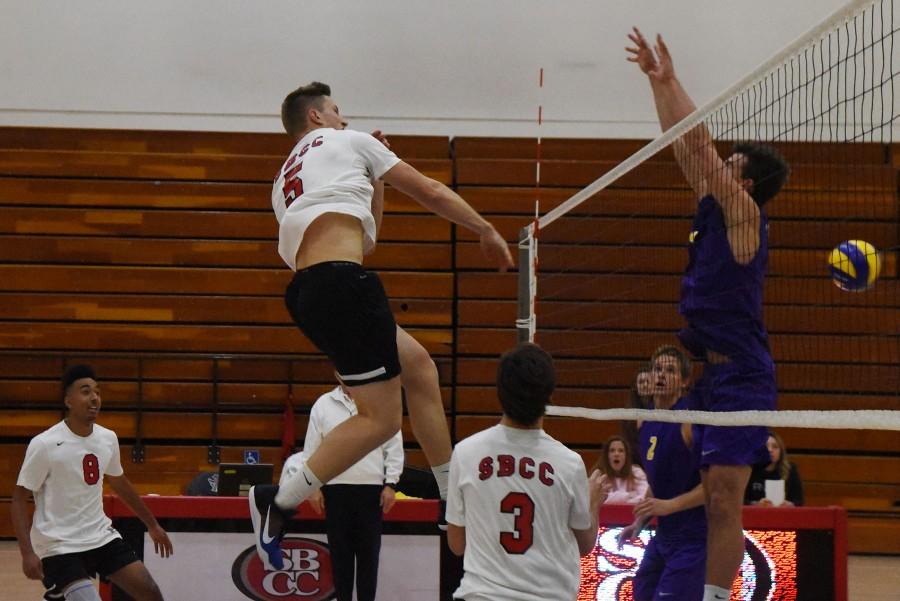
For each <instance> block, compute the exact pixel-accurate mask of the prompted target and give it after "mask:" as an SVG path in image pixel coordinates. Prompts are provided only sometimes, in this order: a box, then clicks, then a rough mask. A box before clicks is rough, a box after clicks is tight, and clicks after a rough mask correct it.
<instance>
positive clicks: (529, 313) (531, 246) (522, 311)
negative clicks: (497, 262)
mask: <svg viewBox="0 0 900 601" xmlns="http://www.w3.org/2000/svg"><path fill="white" fill-rule="evenodd" d="M534 228H535V224H533V223H532V224H531V225H529V226H526V227H523V228H522V230H521V232H520V233H519V286H518V288H519V289H518V305H519V306H518V309H519V314H518V317H517V319H516V331H517V332H518V341H519V342H520V343H521V342H534V330H535V328H536V326H537V323H536V320H535V314H534V299H535V296H536V294H537V274H536V267H537V238H536V237H535V235H534Z"/></svg>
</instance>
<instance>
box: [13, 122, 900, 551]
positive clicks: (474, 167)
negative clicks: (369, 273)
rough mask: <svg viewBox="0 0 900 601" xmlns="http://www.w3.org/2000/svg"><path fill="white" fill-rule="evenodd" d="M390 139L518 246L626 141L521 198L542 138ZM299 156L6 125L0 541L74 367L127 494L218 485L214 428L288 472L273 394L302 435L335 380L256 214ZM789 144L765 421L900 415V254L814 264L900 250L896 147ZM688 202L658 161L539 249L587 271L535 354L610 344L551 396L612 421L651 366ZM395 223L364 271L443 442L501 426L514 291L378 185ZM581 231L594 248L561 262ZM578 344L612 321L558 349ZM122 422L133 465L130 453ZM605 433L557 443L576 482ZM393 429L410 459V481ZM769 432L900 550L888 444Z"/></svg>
mask: <svg viewBox="0 0 900 601" xmlns="http://www.w3.org/2000/svg"><path fill="white" fill-rule="evenodd" d="M391 143H392V146H393V148H394V149H395V150H396V151H397V152H398V154H399V155H400V156H402V157H404V158H405V159H407V160H409V161H410V162H411V163H412V164H413V165H415V166H416V167H418V168H419V169H420V170H422V171H424V172H425V173H426V174H428V175H429V176H431V177H434V178H436V179H438V180H439V181H442V182H444V183H447V184H453V185H455V186H456V188H457V190H458V191H459V192H460V193H461V194H462V195H463V196H464V197H465V198H467V199H468V200H469V201H470V202H471V203H472V204H473V205H474V206H475V207H476V208H478V209H479V210H480V211H482V212H483V213H484V214H485V215H488V216H489V217H490V218H491V220H492V221H493V222H494V223H496V225H497V226H498V229H499V230H500V231H501V233H502V234H503V235H504V236H506V237H507V239H508V240H510V241H511V242H512V241H514V240H515V239H516V237H517V234H518V230H519V228H521V227H522V225H524V224H526V223H527V222H528V221H529V220H530V218H531V215H533V211H534V208H533V202H534V199H535V197H536V196H537V197H539V198H540V201H541V212H546V211H547V210H549V209H551V208H553V207H554V206H556V205H558V204H559V203H560V202H562V201H564V200H565V199H566V198H568V197H569V196H571V194H573V193H574V192H576V191H577V190H578V189H579V187H582V186H584V185H586V184H588V183H590V181H592V180H593V179H595V178H596V177H597V176H598V175H599V174H601V173H602V172H603V171H605V170H607V169H609V168H611V167H613V166H615V165H616V164H618V163H619V162H620V161H621V160H623V159H624V158H625V157H627V156H628V155H629V154H631V153H632V152H633V151H635V150H636V149H637V148H639V147H640V146H641V145H642V142H640V141H615V140H606V141H596V140H545V141H544V144H543V157H544V160H543V162H542V171H541V172H542V187H541V189H540V190H539V191H537V192H536V191H535V189H534V172H535V168H534V161H533V155H534V141H533V140H521V139H515V140H514V139H502V138H483V139H478V138H457V139H455V140H453V142H452V148H451V142H450V141H449V140H448V139H446V138H441V137H421V136H410V137H392V138H391ZM857 146H859V145H857ZM289 147H290V143H289V141H288V140H287V139H286V138H285V137H283V136H281V135H267V134H226V133H204V132H151V131H112V130H83V129H82V130H66V129H30V128H0V209H2V210H3V217H2V218H0V322H2V326H3V327H2V328H0V424H2V431H0V443H2V446H0V448H2V452H0V468H2V471H0V536H9V535H10V532H9V530H8V528H9V526H8V520H7V519H5V517H4V516H5V513H6V511H5V508H6V503H5V502H4V500H5V499H6V498H8V495H9V494H10V492H11V490H12V486H13V484H14V480H15V473H16V471H17V470H18V465H19V462H20V461H21V457H22V453H23V451H24V444H25V443H26V442H27V440H28V438H29V437H30V436H32V435H34V434H35V433H37V432H39V431H40V430H42V429H44V428H46V427H47V426H49V425H51V424H52V423H54V422H55V421H56V420H58V419H59V417H60V412H59V390H58V378H59V374H60V373H61V371H62V369H63V366H64V363H71V362H74V361H78V360H81V359H85V360H90V361H91V362H92V363H94V364H95V365H96V366H97V368H98V371H99V373H101V374H102V377H103V382H102V386H103V391H104V406H105V409H104V412H103V416H102V422H103V423H104V424H106V425H108V426H110V427H112V428H113V429H115V430H116V431H117V432H118V434H119V436H120V438H121V439H122V440H123V451H122V453H123V458H125V462H126V473H128V474H129V475H130V476H131V477H132V478H133V480H134V481H135V483H136V484H137V486H138V488H139V490H141V491H142V492H154V493H159V494H170V493H175V492H179V491H181V490H183V487H184V486H186V484H187V483H188V482H189V481H190V478H191V477H192V476H193V475H194V474H196V473H197V472H198V471H203V470H204V469H209V465H208V463H207V461H206V457H207V455H206V453H207V445H208V444H210V442H211V441H212V436H213V416H214V415H215V416H216V428H217V432H216V442H218V444H219V445H220V446H221V449H222V457H223V460H228V459H229V458H237V457H240V450H241V449H242V448H247V447H251V448H259V449H260V450H261V451H262V453H263V458H264V460H272V461H273V462H274V463H276V465H277V464H279V462H280V452H279V449H278V444H279V441H280V437H281V428H282V415H281V412H282V409H283V407H284V403H285V399H286V398H287V395H288V390H289V382H292V393H293V398H294V405H295V408H296V411H297V414H296V417H295V428H296V431H297V433H298V436H299V437H302V435H303V433H304V432H305V426H306V415H307V413H308V408H309V406H310V404H311V403H312V401H314V400H315V398H316V397H317V396H318V394H320V393H321V392H324V391H325V390H327V389H329V388H330V387H331V386H332V385H333V383H332V379H331V370H330V367H329V366H328V364H327V362H326V361H325V360H324V359H323V358H322V357H321V356H319V355H317V354H315V353H314V349H313V348H312V346H311V345H310V344H309V343H308V342H307V341H306V340H305V338H303V336H301V335H300V334H299V333H298V332H297V331H296V329H295V328H294V327H293V325H292V324H291V323H290V320H289V317H288V316H287V313H286V311H285V310H284V307H283V300H282V295H283V290H284V286H285V284H286V283H287V281H288V279H289V277H290V272H289V271H288V270H286V269H284V267H283V265H282V264H281V261H280V259H279V258H278V256H277V253H276V251H275V246H276V238H277V230H276V223H275V220H274V219H273V217H272V215H271V209H270V200H269V195H270V189H271V177H272V175H273V174H274V173H275V172H276V170H277V169H278V167H279V165H280V164H281V161H282V160H283V158H284V155H285V153H286V152H287V151H288V150H289ZM451 150H452V152H451ZM783 150H784V151H785V154H786V155H787V156H788V158H789V160H791V161H792V162H793V163H794V173H793V175H792V178H791V181H790V184H789V186H788V188H787V189H786V190H785V192H784V193H783V194H782V196H781V197H779V199H778V201H777V202H776V203H773V206H772V209H771V218H772V224H773V225H772V234H771V236H772V238H771V239H772V252H771V261H770V262H771V268H770V271H771V274H772V275H771V277H770V278H769V281H768V284H767V290H766V302H767V306H766V319H767V322H768V326H769V329H770V331H771V332H772V343H773V350H774V352H775V355H776V358H777V359H778V361H779V387H780V390H781V399H780V403H781V406H782V407H783V408H789V409H851V408H859V409H876V408H889V409H898V408H900V375H898V373H897V372H898V370H897V369H896V365H897V364H898V363H900V341H898V338H897V336H894V337H893V338H891V337H890V336H889V335H886V333H887V334H889V333H890V332H894V333H896V332H900V311H898V309H900V306H898V305H900V290H898V286H900V283H898V280H897V260H896V259H897V257H896V251H893V252H890V253H888V254H887V255H886V259H887V261H886V265H885V269H884V273H883V275H882V280H881V282H879V285H878V286H877V287H876V288H875V289H873V290H871V291H869V292H867V293H866V294H864V295H852V294H847V293H842V292H840V291H838V290H837V289H836V288H834V286H832V285H831V284H830V282H828V281H827V276H825V275H824V273H823V271H822V267H823V265H824V256H825V254H826V251H827V249H830V248H831V246H833V245H834V243H835V242H837V241H840V240H843V239H845V238H848V237H855V238H862V239H866V240H869V241H871V242H873V243H874V244H875V245H876V246H878V247H880V248H891V247H896V246H897V238H898V203H897V173H896V169H897V165H895V164H894V163H895V162H898V159H897V158H896V156H897V154H900V153H896V152H893V149H891V148H887V147H884V146H879V145H862V146H861V148H854V151H853V152H852V153H851V152H848V151H847V150H846V149H845V148H842V147H840V146H834V147H826V148H822V149H819V158H820V164H816V165H805V164H804V157H806V156H808V148H807V147H806V146H805V145H802V144H792V145H786V146H785V147H784V148H783ZM861 182H862V184H861ZM648 198H649V199H651V200H652V202H648ZM660 199H664V200H660ZM693 203H694V199H693V198H692V196H691V194H690V192H689V191H688V190H687V189H686V187H685V183H684V181H683V178H681V176H680V173H679V171H678V169H677V167H676V165H675V164H674V161H673V159H672V157H671V156H670V155H667V154H665V153H661V154H660V155H659V156H657V157H655V158H654V159H653V161H652V164H651V165H650V168H648V169H647V170H646V171H643V172H641V173H635V174H633V175H632V176H629V177H626V178H624V179H623V180H621V181H620V182H617V183H616V184H615V185H614V186H613V187H612V188H611V189H609V190H606V191H604V192H601V193H600V194H599V195H598V198H596V199H593V200H592V201H590V202H589V203H586V204H585V205H583V206H582V207H581V208H579V209H578V210H576V211H575V212H574V213H573V214H572V216H571V217H567V218H564V221H561V222H560V223H559V224H558V225H560V226H561V227H556V228H554V227H550V228H547V229H546V230H545V232H544V233H543V235H542V238H541V266H542V269H545V270H546V271H547V272H548V273H550V272H553V271H560V270H563V269H565V268H566V267H567V266H570V265H572V264H576V265H577V269H575V270H574V271H572V272H568V273H565V274H564V275H561V276H558V277H553V278H546V279H542V280H541V281H540V286H541V290H542V294H546V295H547V296H552V297H554V299H553V300H552V301H548V302H546V303H544V302H542V304H541V307H540V309H539V320H540V324H541V342H542V343H543V344H545V345H546V346H548V348H550V349H551V350H553V348H554V347H556V348H558V349H560V350H561V351H562V350H564V349H572V348H573V347H598V348H601V349H602V352H600V353H595V354H585V353H580V352H577V351H571V350H570V351H566V352H559V353H558V356H557V360H558V369H559V372H560V374H559V377H560V394H559V402H561V403H564V404H572V405H580V406H588V407H606V406H615V405H617V404H619V403H621V402H622V401H623V399H624V396H625V393H626V391H627V388H628V386H629V384H630V382H631V379H632V377H633V374H634V371H635V369H636V367H637V365H638V363H639V362H640V361H641V360H642V358H645V357H647V356H648V355H649V353H650V352H651V351H652V350H653V348H655V347H656V346H657V345H658V344H661V343H663V342H666V341H670V340H672V333H673V332H674V331H676V330H677V329H678V327H680V325H681V322H680V318H679V317H678V315H677V311H676V310H675V301H676V300H677V295H678V286H679V275H680V273H681V270H682V269H683V267H684V261H685V254H686V253H685V252H684V241H685V239H686V237H687V231H688V229H689V226H690V215H691V213H692V210H693ZM386 206H387V213H386V216H385V220H384V227H383V230H382V234H381V237H380V241H379V245H378V247H377V250H376V252H375V253H374V254H373V255H372V256H371V257H369V259H368V265H370V266H371V267H372V268H375V269H377V270H378V271H379V272H380V274H381V277H382V279H383V281H384V283H385V286H386V288H387V291H388V294H389V296H390V297H391V303H392V306H393V309H394V312H395V314H396V315H397V319H398V322H399V323H400V324H401V325H403V326H404V327H406V328H407V329H408V330H409V331H410V332H411V333H412V334H413V335H414V336H415V337H416V338H417V339H418V340H420V341H421V342H422V343H423V344H424V345H425V347H426V348H427V349H428V350H429V351H430V352H431V353H432V355H433V357H434V358H435V361H436V363H437V366H438V370H439V373H440V381H441V385H442V393H443V398H444V403H445V407H446V410H447V415H448V420H449V421H450V423H451V426H452V427H453V431H454V434H455V438H456V439H459V438H462V437H464V436H466V435H468V434H471V433H473V432H475V431H477V430H480V429H482V428H484V427H486V426H488V425H490V424H492V423H494V422H495V421H496V412H497V405H496V400H495V396H494V392H493V378H494V370H495V359H496V356H497V354H499V353H500V352H502V351H503V350H505V349H506V348H508V347H510V346H511V345H512V344H514V341H515V334H514V332H513V329H512V327H511V324H512V323H513V322H514V319H515V300H514V297H515V277H516V276H515V274H502V275H501V274H496V273H493V272H491V271H489V270H488V269H487V267H486V265H485V263H484V261H483V260H482V259H481V257H480V254H479V251H478V245H477V240H476V239H475V238H474V236H472V235H471V234H470V233H469V232H466V231H464V230H461V229H458V228H454V227H452V226H450V225H449V224H447V223H446V222H444V221H443V220H441V219H439V218H437V217H434V216H432V215H430V214H428V213H426V212H425V211H424V210H422V209H421V208H420V207H419V206H418V205H417V204H415V203H414V202H412V201H411V200H409V199H407V198H405V197H403V196H402V195H400V194H398V193H396V191H393V190H390V189H389V190H388V192H387V202H386ZM848 219H850V220H852V234H848V226H847V224H846V223H845V221H846V220H848ZM597 232H601V233H602V236H603V238H602V241H601V242H600V243H595V242H592V244H596V245H597V249H596V250H597V252H587V253H585V252H582V249H577V250H573V245H574V244H579V243H583V242H584V241H585V240H590V239H591V238H592V237H593V236H595V235H596V233H597ZM589 248H590V247H589ZM642 249H643V252H640V251H641V250H642ZM573 253H576V256H575V257H574V259H573ZM623 266H625V267H624V268H623ZM598 274H606V275H604V276H603V280H602V281H603V287H604V289H605V291H606V292H607V296H608V298H609V300H607V301H605V302H603V303H596V302H585V301H587V300H592V299H594V298H595V296H596V295H595V290H594V288H596V281H597V280H596V276H597V275H598ZM816 282H818V283H821V284H823V285H822V286H816V287H813V286H812V284H811V283H816ZM811 290H814V291H815V292H814V293H811V292H810V291H811ZM811 294H812V296H811ZM573 320H574V321H573ZM578 324H603V327H602V328H595V329H592V330H585V331H581V332H572V331H569V332H566V331H565V330H566V329H568V328H572V327H573V326H577V325H578ZM573 342H574V343H573ZM454 377H455V379H454ZM138 414H140V438H141V440H142V442H143V443H144V444H145V445H146V447H145V462H144V463H132V462H131V461H130V460H129V459H128V457H130V453H131V445H132V444H133V443H134V441H135V439H136V438H137V437H138V434H139V432H138V429H137V425H138V420H137V417H138ZM618 427H619V426H618V424H615V423H593V422H586V421H577V420H564V419H558V418H553V419H548V423H547V429H548V431H549V432H550V433H551V434H552V435H554V436H556V437H557V438H559V439H561V440H563V441H564V442H566V443H567V444H570V445H572V446H573V447H574V448H576V449H578V450H579V451H580V452H581V453H582V455H583V456H584V457H585V459H586V460H587V461H591V462H592V461H593V460H594V459H595V458H596V456H597V455H598V453H599V448H600V445H601V444H602V442H603V440H605V438H606V437H607V436H608V435H610V434H612V433H614V432H616V431H618ZM405 430H406V431H405V434H406V440H407V447H408V453H407V454H408V462H409V463H411V464H413V465H423V464H424V460H423V458H422V456H421V452H420V451H418V449H417V447H416V445H415V442H414V439H413V438H412V436H411V435H410V432H409V430H408V425H405ZM783 434H784V436H785V439H786V441H787V444H788V446H789V448H790V450H791V453H792V455H793V456H794V457H795V458H796V460H797V463H798V465H799V467H800V470H801V474H802V475H803V476H804V480H805V484H806V488H807V497H808V501H809V503H810V504H828V503H839V504H843V505H845V506H847V507H848V508H850V509H851V510H852V511H853V514H852V518H851V544H852V546H853V549H854V550H856V551H873V552H894V553H900V547H898V545H897V543H893V544H889V543H885V541H884V540H883V539H882V538H879V537H878V536H876V534H877V533H878V532H879V531H883V530H880V529H883V528H897V525H898V524H900V519H898V518H900V511H898V508H897V502H898V500H900V453H898V451H900V438H898V436H897V435H895V434H894V433H886V432H859V431H840V430H839V431H818V430H817V431H809V430H800V429H797V430H785V431H783ZM893 540H895V541H896V540H898V539H897V537H895V538H894V539H893Z"/></svg>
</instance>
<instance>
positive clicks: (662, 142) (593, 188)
mask: <svg viewBox="0 0 900 601" xmlns="http://www.w3.org/2000/svg"><path fill="white" fill-rule="evenodd" d="M872 4H873V0H851V1H850V2H848V3H847V4H845V5H844V6H842V7H841V8H840V9H838V10H836V11H835V12H833V13H832V14H831V15H829V16H828V17H826V18H825V19H824V20H823V21H822V22H821V23H820V24H819V25H816V26H815V27H813V28H812V29H810V30H809V31H808V32H806V33H805V34H803V35H802V36H800V37H799V38H797V40H796V41H795V42H793V43H791V44H789V45H788V46H786V47H785V48H783V49H781V50H780V51H779V52H777V53H775V54H774V55H773V56H772V57H771V58H770V59H768V60H767V61H765V62H764V63H762V64H761V65H760V66H759V67H757V68H756V69H754V70H753V71H751V72H750V74H749V75H747V76H746V77H743V78H741V79H740V80H739V81H737V82H736V83H734V84H733V85H731V86H729V87H728V88H726V89H725V91H723V92H722V93H721V94H719V95H718V96H716V97H715V98H713V99H712V100H710V101H709V102H707V103H706V104H704V105H703V106H700V107H698V108H697V110H695V111H694V112H693V113H691V114H690V115H688V116H687V117H685V118H684V119H682V120H681V121H679V122H678V123H677V124H675V125H674V126H672V127H671V128H669V129H668V130H667V131H666V132H664V133H663V134H662V135H660V136H659V137H658V138H656V139H655V140H653V141H652V142H650V143H649V144H647V145H646V146H644V147H643V148H641V149H640V150H638V151H637V152H636V153H634V154H633V155H631V156H630V157H628V158H627V159H626V160H625V161H623V162H622V163H620V164H618V165H617V166H616V167H615V168H614V169H612V170H610V171H608V172H607V173H605V174H604V175H603V176H601V177H600V178H598V179H596V180H594V182H593V183H591V184H590V185H588V186H587V187H586V188H584V189H583V190H581V191H579V192H578V193H576V194H575V195H574V196H572V197H571V198H569V199H568V200H566V201H565V202H564V203H562V204H560V205H559V206H557V207H556V208H555V209H553V210H551V211H549V212H547V213H546V214H545V215H544V216H543V217H541V218H540V219H539V220H538V225H539V226H540V227H541V228H545V227H547V226H548V225H550V224H551V223H553V222H554V221H556V220H557V219H559V218H560V217H562V216H563V215H565V214H566V213H567V212H569V211H571V210H572V209H574V208H575V207H577V206H578V205H580V204H581V203H583V202H584V201H586V200H587V199H589V198H590V197H592V196H593V195H594V194H596V193H597V192H599V191H601V190H603V189H604V188H606V187H607V186H609V185H610V184H611V183H613V182H614V181H616V180H618V179H619V178H621V177H622V176H623V175H625V174H626V173H628V172H630V171H631V170H633V169H634V168H635V167H637V166H638V165H640V164H642V163H643V162H645V161H646V160H648V159H649V158H651V157H652V156H654V155H655V154H656V153H658V152H660V151H661V150H663V149H664V148H666V147H667V146H669V145H670V144H672V142H674V141H675V140H677V139H678V138H680V137H682V136H683V135H684V134H685V133H687V132H688V131H690V130H691V129H693V128H694V127H696V126H697V125H699V124H700V123H701V122H703V120H704V119H705V118H706V117H708V116H709V114H710V113H712V112H713V111H714V110H715V109H717V108H719V107H720V106H721V105H723V104H724V103H726V102H728V101H729V100H731V98H733V97H734V96H735V95H736V94H737V93H738V92H740V91H742V90H744V89H745V88H747V87H749V86H750V85H751V84H753V83H755V82H756V81H757V80H759V79H761V78H763V77H765V76H766V75H767V74H768V73H769V72H770V71H771V70H772V69H774V68H775V67H778V66H779V65H781V64H782V63H783V62H784V59H785V58H786V57H790V56H793V55H794V54H796V53H797V52H799V51H800V50H802V49H803V48H806V47H807V46H809V45H810V44H812V43H813V42H815V41H816V40H818V39H820V38H821V37H822V36H823V35H824V34H826V33H827V32H829V31H831V30H833V29H834V28H835V27H836V26H837V25H838V24H840V23H843V22H845V21H847V20H848V19H850V18H852V17H853V16H854V15H855V14H856V13H857V12H859V11H860V10H861V9H862V8H863V7H866V6H871V5H872Z"/></svg>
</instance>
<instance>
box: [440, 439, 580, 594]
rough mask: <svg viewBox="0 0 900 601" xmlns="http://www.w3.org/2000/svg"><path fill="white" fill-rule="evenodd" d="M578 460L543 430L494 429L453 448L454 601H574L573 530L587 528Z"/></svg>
mask: <svg viewBox="0 0 900 601" xmlns="http://www.w3.org/2000/svg"><path fill="white" fill-rule="evenodd" d="M588 500H589V496H588V480H587V473H586V471H585V467H584V462H583V461H582V459H581V457H580V456H579V455H578V454H577V453H575V452H574V451H571V450H569V449H567V448H566V447H565V446H564V445H563V444H561V443H560V442H558V441H556V440H555V439H553V438H552V437H550V436H549V435H548V434H546V433H545V432H544V431H543V430H520V429H517V428H509V427H506V426H503V425H497V426H494V427H493V428H489V429H487V430H484V431H482V432H479V433H478V434H475V435H473V436H470V437H469V438H467V439H465V440H463V441H461V442H460V443H459V444H457V445H456V448H455V449H454V450H453V457H452V459H451V460H450V486H449V492H448V496H447V522H448V523H450V524H455V525H457V526H463V527H465V529H466V551H465V555H464V568H465V575H464V576H463V579H462V583H461V584H460V587H459V589H458V590H457V591H456V593H455V596H456V597H457V598H461V599H466V600H473V599H476V600H482V599H491V600H494V601H514V600H515V601H547V600H549V599H554V600H555V599H574V598H575V596H576V595H577V593H578V582H579V576H580V567H579V566H580V564H579V553H578V543H577V541H576V539H575V534H574V532H572V529H573V528H574V529H576V530H584V529H585V528H589V527H590V526H591V521H592V520H591V517H592V516H591V515H590V512H589V509H588Z"/></svg>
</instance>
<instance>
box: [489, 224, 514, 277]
mask: <svg viewBox="0 0 900 601" xmlns="http://www.w3.org/2000/svg"><path fill="white" fill-rule="evenodd" d="M481 254H483V255H484V256H485V257H487V259H488V260H489V261H491V262H492V263H495V264H496V265H497V267H498V268H499V269H500V271H507V270H508V269H512V268H514V267H515V263H513V259H512V255H511V254H510V252H509V245H508V244H507V243H506V240H504V239H503V236H501V235H500V234H498V233H497V230H495V229H494V226H489V227H487V228H485V230H484V231H483V232H481Z"/></svg>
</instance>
